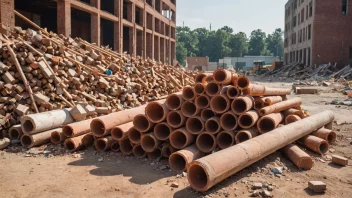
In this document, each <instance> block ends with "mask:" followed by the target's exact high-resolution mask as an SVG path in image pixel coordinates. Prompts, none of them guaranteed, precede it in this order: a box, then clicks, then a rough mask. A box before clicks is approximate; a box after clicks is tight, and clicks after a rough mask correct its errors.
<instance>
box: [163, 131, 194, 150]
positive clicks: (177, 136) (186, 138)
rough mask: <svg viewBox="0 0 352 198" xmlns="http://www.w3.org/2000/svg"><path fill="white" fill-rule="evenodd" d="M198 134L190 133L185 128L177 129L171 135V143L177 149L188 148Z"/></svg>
mask: <svg viewBox="0 0 352 198" xmlns="http://www.w3.org/2000/svg"><path fill="white" fill-rule="evenodd" d="M195 139H196V136H195V135H193V134H191V133H189V132H188V131H187V130H186V129H185V128H180V129H176V130H175V131H173V132H172V133H171V135H170V138H169V140H170V144H171V145H172V146H173V147H174V148H176V149H183V148H186V147H187V146H188V145H191V144H192V143H193V142H194V140H195Z"/></svg>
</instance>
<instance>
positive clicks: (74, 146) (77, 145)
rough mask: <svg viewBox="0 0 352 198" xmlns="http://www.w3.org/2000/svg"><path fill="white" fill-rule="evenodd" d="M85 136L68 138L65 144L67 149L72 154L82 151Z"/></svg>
mask: <svg viewBox="0 0 352 198" xmlns="http://www.w3.org/2000/svg"><path fill="white" fill-rule="evenodd" d="M84 136H85V135H80V136H77V137H73V138H67V139H66V140H65V142H64V146H65V148H66V149H67V150H68V151H70V152H74V151H78V150H80V149H83V148H84V144H83V142H82V140H83V138H84Z"/></svg>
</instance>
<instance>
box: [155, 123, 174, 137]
mask: <svg viewBox="0 0 352 198" xmlns="http://www.w3.org/2000/svg"><path fill="white" fill-rule="evenodd" d="M173 130H174V128H172V127H171V126H170V125H169V124H167V123H166V122H162V123H159V124H157V125H155V127H154V135H155V137H156V138H157V139H158V140H160V141H166V140H168V139H169V137H170V134H171V132H172V131H173Z"/></svg>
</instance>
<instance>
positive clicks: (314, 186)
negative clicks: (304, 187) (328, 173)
mask: <svg viewBox="0 0 352 198" xmlns="http://www.w3.org/2000/svg"><path fill="white" fill-rule="evenodd" d="M308 188H309V189H311V190H312V191H313V192H315V193H323V192H325V191H326V184H325V183H324V182H322V181H310V182H308Z"/></svg>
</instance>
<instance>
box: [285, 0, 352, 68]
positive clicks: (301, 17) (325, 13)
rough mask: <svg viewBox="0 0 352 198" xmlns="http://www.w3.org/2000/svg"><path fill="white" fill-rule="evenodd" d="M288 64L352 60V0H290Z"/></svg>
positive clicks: (338, 62)
mask: <svg viewBox="0 0 352 198" xmlns="http://www.w3.org/2000/svg"><path fill="white" fill-rule="evenodd" d="M284 45H285V49H284V54H285V55H284V59H285V64H290V63H297V62H298V63H304V64H306V65H320V64H325V63H329V62H330V63H332V64H334V63H337V65H339V66H346V65H348V64H351V63H352V0H329V1H323V0H289V1H288V2H287V3H286V5H285V39H284Z"/></svg>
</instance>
